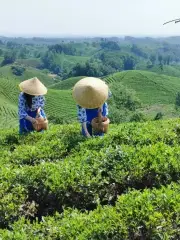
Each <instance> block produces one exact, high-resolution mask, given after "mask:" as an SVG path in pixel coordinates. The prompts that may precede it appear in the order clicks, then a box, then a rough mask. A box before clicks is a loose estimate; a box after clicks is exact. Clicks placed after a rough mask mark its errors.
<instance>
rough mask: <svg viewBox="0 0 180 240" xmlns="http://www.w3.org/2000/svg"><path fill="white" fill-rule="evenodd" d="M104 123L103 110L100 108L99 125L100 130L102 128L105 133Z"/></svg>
mask: <svg viewBox="0 0 180 240" xmlns="http://www.w3.org/2000/svg"><path fill="white" fill-rule="evenodd" d="M102 122H103V115H102V110H101V108H98V125H99V128H101V129H102V131H103V132H104V126H103V124H102Z"/></svg>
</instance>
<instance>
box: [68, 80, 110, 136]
mask: <svg viewBox="0 0 180 240" xmlns="http://www.w3.org/2000/svg"><path fill="white" fill-rule="evenodd" d="M72 96H73V98H74V100H75V102H76V103H77V108H78V120H79V122H80V123H81V125H82V134H83V135H84V136H85V137H91V136H92V135H93V129H92V124H91V123H92V120H93V119H94V118H96V117H98V115H99V113H100V112H101V114H102V116H103V117H106V116H107V115H108V104H107V102H106V100H107V99H108V98H109V97H110V96H111V92H110V90H109V88H108V86H107V84H106V83H105V82H104V81H102V80H101V79H99V78H95V77H85V78H83V79H81V80H80V81H78V82H77V83H76V84H75V86H74V88H73V92H72ZM94 135H98V136H103V135H104V133H103V132H100V133H95V134H94Z"/></svg>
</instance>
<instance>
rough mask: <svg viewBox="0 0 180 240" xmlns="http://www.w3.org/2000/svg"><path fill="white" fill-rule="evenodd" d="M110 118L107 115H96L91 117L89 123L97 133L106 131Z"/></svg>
mask: <svg viewBox="0 0 180 240" xmlns="http://www.w3.org/2000/svg"><path fill="white" fill-rule="evenodd" d="M109 123H110V120H109V118H107V117H101V118H99V117H96V118H93V120H92V122H91V125H92V127H93V130H94V131H95V132H98V133H102V132H103V133H107V131H108V128H109Z"/></svg>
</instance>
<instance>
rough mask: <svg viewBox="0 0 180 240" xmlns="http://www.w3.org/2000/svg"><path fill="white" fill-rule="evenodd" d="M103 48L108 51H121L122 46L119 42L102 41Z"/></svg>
mask: <svg viewBox="0 0 180 240" xmlns="http://www.w3.org/2000/svg"><path fill="white" fill-rule="evenodd" d="M100 46H101V48H103V49H108V50H120V46H119V45H118V43H117V42H114V41H106V40H105V41H104V40H103V41H101V43H100Z"/></svg>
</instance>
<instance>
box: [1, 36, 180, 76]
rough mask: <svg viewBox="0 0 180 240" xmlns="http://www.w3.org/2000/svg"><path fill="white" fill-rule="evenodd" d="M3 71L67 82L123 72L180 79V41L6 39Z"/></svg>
mask: <svg viewBox="0 0 180 240" xmlns="http://www.w3.org/2000/svg"><path fill="white" fill-rule="evenodd" d="M0 62H1V67H3V66H5V65H8V64H12V66H11V71H12V73H13V74H14V75H22V74H23V71H25V69H26V68H27V67H33V68H37V69H40V70H42V71H44V72H46V73H50V74H53V75H55V76H56V78H57V79H58V80H59V79H61V80H63V79H66V78H69V77H73V76H96V77H102V76H106V75H109V74H112V73H115V72H119V71H123V70H133V69H139V70H148V71H154V72H158V73H165V74H167V75H171V76H176V77H178V76H180V66H179V64H180V37H169V38H148V37H146V38H135V37H130V36H126V37H124V38H118V37H114V38H113V37H111V38H74V39H73V38H72V39H66V38H64V39H63V38H61V39H58V38H57V39H56V38H54V39H51V38H31V39H30V38H6V37H0Z"/></svg>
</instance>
